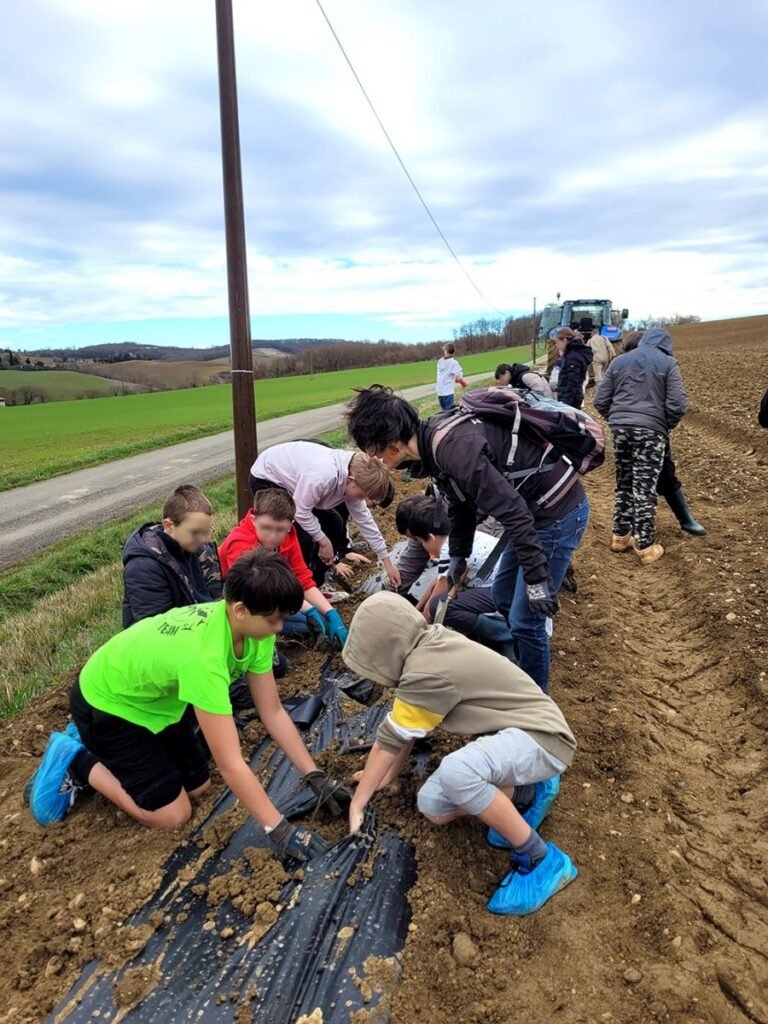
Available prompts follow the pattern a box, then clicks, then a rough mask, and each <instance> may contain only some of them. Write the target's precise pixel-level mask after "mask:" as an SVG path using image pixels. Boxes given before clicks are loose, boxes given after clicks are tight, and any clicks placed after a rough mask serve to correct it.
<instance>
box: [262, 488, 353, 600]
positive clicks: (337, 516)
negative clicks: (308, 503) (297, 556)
mask: <svg viewBox="0 0 768 1024" xmlns="http://www.w3.org/2000/svg"><path fill="white" fill-rule="evenodd" d="M248 483H249V484H250V488H251V494H255V493H256V492H257V491H266V490H273V489H276V490H280V491H284V490H285V487H281V486H280V484H276V483H275V482H274V481H273V480H266V479H264V477H257V476H254V475H253V474H252V473H251V475H250V477H249V479H248ZM312 512H313V514H314V515H315V516H316V517H317V521H318V522H319V523H320V526H321V527H322V530H323V533H324V534H325V535H326V537H327V538H328V540H329V541H330V542H331V545H332V546H333V553H334V556H335V557H336V559H337V560H338V559H339V558H343V557H344V555H346V553H347V551H348V550H349V537H348V535H347V524H348V522H349V509H348V508H347V506H346V503H345V502H343V501H342V502H341V503H340V504H339V505H336V507H335V508H313V509H312ZM294 526H295V527H296V535H297V537H298V538H299V547H300V548H301V553H302V555H303V556H304V561H305V562H306V563H307V565H308V566H309V569H310V572H311V573H312V576H313V577H314V580H315V583H316V584H317V586H318V587H319V586H320V584H321V583H322V582H323V580H324V579H325V571H326V566H325V563H324V562H321V561H320V559H319V558H318V555H317V547H318V545H317V541H316V540H315V539H314V538H313V537H310V535H309V534H308V533H307V531H306V530H305V529H304V528H303V527H301V526H299V524H298V523H294Z"/></svg>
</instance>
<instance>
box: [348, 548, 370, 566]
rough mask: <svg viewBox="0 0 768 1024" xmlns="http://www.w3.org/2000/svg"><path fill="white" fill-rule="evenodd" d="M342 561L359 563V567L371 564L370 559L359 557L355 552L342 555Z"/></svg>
mask: <svg viewBox="0 0 768 1024" xmlns="http://www.w3.org/2000/svg"><path fill="white" fill-rule="evenodd" d="M344 559H345V561H347V562H360V564H361V565H370V564H371V560H370V558H366V557H365V555H361V554H359V552H357V551H348V552H347V553H346V555H344Z"/></svg>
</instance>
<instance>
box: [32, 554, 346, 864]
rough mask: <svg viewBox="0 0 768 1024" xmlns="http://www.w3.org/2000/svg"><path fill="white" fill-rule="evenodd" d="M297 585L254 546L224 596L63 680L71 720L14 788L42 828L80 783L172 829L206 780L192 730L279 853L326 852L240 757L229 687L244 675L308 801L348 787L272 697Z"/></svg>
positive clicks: (121, 643) (135, 635) (174, 615)
mask: <svg viewBox="0 0 768 1024" xmlns="http://www.w3.org/2000/svg"><path fill="white" fill-rule="evenodd" d="M302 599H303V594H302V590H301V586H300V584H299V582H298V580H297V579H296V577H295V576H294V575H293V573H292V572H291V570H290V569H289V567H288V565H287V563H286V562H285V560H284V559H283V558H281V557H280V555H277V554H273V553H271V552H266V551H253V552H251V553H250V554H247V555H244V556H243V557H242V558H241V559H240V560H239V561H237V562H236V563H235V564H234V565H233V566H232V568H231V569H230V571H229V575H228V577H227V581H226V584H225V587H224V600H223V601H218V602H216V603H212V604H198V605H192V606H191V607H186V608H176V609H173V610H172V611H169V612H166V613H164V614H163V615H157V616H155V617H153V618H149V619H144V620H143V621H142V622H139V623H137V624H136V625H135V626H132V627H131V628H130V629H127V630H125V631H124V632H122V633H118V634H117V635H116V636H114V637H112V639H111V640H108V641H107V643H106V644H104V646H103V647H101V648H99V650H97V651H96V652H95V653H94V654H93V655H92V656H91V658H90V659H89V660H88V661H87V662H86V664H85V666H84V667H83V669H82V671H81V672H80V676H79V679H78V680H77V681H76V682H75V684H74V686H73V687H72V694H71V704H70V707H71V712H72V718H73V719H74V723H73V724H70V725H69V726H68V727H67V731H66V733H54V734H53V735H52V737H51V739H50V741H49V743H48V746H47V748H46V751H45V754H44V755H43V760H42V762H41V764H40V767H39V768H38V770H37V771H36V772H35V774H34V776H33V777H32V779H30V782H29V783H28V784H27V787H26V790H25V797H27V798H28V800H29V803H30V806H31V809H32V813H33V814H34V816H35V819H36V820H37V822H38V823H39V824H41V825H47V824H50V822H52V821H58V820H61V819H62V818H63V817H64V816H65V814H66V813H67V811H68V810H69V808H70V806H71V805H72V803H73V802H74V797H75V796H76V795H77V793H78V791H79V790H80V789H82V788H84V787H85V786H86V785H88V786H91V787H92V788H93V789H95V790H96V791H97V792H99V793H101V794H102V795H103V796H105V797H106V798H107V799H108V800H110V801H112V803H114V804H115V805H116V806H117V807H119V808H120V810H121V811H123V812H124V813H125V814H128V815H130V817H132V818H134V819H135V820H136V821H139V822H141V823H142V824H143V825H148V826H150V827H151V828H162V829H174V828H178V827H180V826H181V825H183V824H185V822H187V821H188V820H189V818H190V816H191V814H192V804H191V801H192V800H194V799H195V798H196V797H199V796H202V795H203V794H204V793H205V792H206V791H207V790H208V789H209V788H210V785H211V780H210V775H209V771H208V760H207V757H206V755H205V754H204V753H203V750H202V747H201V745H200V743H199V741H198V739H197V736H196V735H195V730H194V723H195V721H197V723H198V724H199V726H200V731H201V733H202V735H203V738H204V740H205V741H206V743H207V744H208V747H209V749H210V752H211V756H212V757H213V760H214V761H215V763H216V766H217V767H218V769H219V772H220V774H221V777H222V779H223V780H224V782H225V783H226V785H227V786H229V788H230V789H231V790H232V792H233V793H234V794H235V796H236V797H237V798H238V800H239V801H240V803H241V804H242V805H243V806H244V807H245V808H246V810H247V811H248V812H249V813H250V814H251V815H252V816H253V817H254V818H255V819H256V821H257V822H258V823H259V824H260V825H262V826H263V827H264V829H265V831H266V832H267V833H268V834H269V838H270V840H271V841H272V845H273V847H274V848H275V850H276V851H277V852H278V853H279V854H281V855H290V856H292V857H294V858H297V859H299V860H308V859H310V858H311V857H313V856H315V855H316V854H318V853H321V852H323V851H324V850H325V849H326V848H327V844H326V843H325V841H324V840H323V839H322V838H320V837H319V836H317V835H315V834H314V833H313V832H311V831H310V830H308V829H305V828H302V827H295V826H293V825H291V824H290V823H289V822H288V821H287V819H286V818H284V817H283V815H282V814H281V813H280V811H279V810H278V809H277V808H276V807H275V806H274V804H273V803H272V801H271V800H270V799H269V797H268V796H267V794H266V792H265V791H264V789H263V787H262V785H261V783H260V782H259V780H258V779H257V778H256V777H255V775H254V774H253V772H252V771H251V769H250V767H249V766H248V764H247V763H246V761H245V760H244V759H243V756H242V753H241V751H240V741H239V739H238V734H237V729H236V727H235V722H234V719H233V717H232V706H231V703H230V699H229V684H230V681H231V680H232V679H234V678H237V677H238V676H240V675H245V676H246V678H247V680H248V685H249V686H250V689H251V693H252V695H253V702H254V704H255V706H256V709H257V711H258V712H259V717H260V719H261V721H262V723H263V725H264V727H265V728H266V730H267V732H269V734H270V735H271V736H272V738H273V739H274V741H275V743H276V744H277V745H278V746H279V747H280V748H281V749H282V750H283V751H284V752H285V754H286V755H287V757H288V758H289V759H290V761H291V762H292V763H293V765H294V766H295V767H296V769H297V771H298V772H300V773H301V775H302V777H303V780H304V781H305V782H306V783H307V784H308V785H310V786H311V787H312V789H313V791H314V792H315V793H316V794H317V796H318V799H320V798H321V797H322V800H323V801H327V799H328V796H329V795H330V794H331V793H333V795H334V796H333V798H334V799H335V800H336V801H340V802H342V803H344V802H346V801H348V800H349V799H350V797H351V794H350V793H349V791H348V790H346V787H344V786H343V785H342V783H340V782H339V781H338V780H336V779H332V778H331V779H328V778H324V776H323V773H322V772H321V771H319V770H318V769H317V767H316V766H315V763H314V761H313V760H312V757H311V756H310V754H309V752H308V750H307V748H306V746H305V745H304V741H303V740H302V738H301V736H300V735H299V733H298V731H297V729H296V726H295V725H294V724H293V722H292V721H291V719H290V718H289V716H288V714H287V712H286V711H285V709H284V708H283V706H282V704H281V703H280V698H279V695H278V692H277V687H276V685H275V680H274V677H273V674H272V652H273V649H274V645H275V633H277V632H278V631H279V630H280V628H281V626H282V622H283V619H284V618H285V616H286V615H291V614H293V613H294V612H296V611H298V609H299V607H300V606H301V603H302Z"/></svg>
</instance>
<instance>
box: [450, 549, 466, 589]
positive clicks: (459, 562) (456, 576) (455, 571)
mask: <svg viewBox="0 0 768 1024" xmlns="http://www.w3.org/2000/svg"><path fill="white" fill-rule="evenodd" d="M466 571H467V560H466V558H464V556H463V555H459V557H458V558H457V557H456V556H455V555H452V556H451V560H450V562H449V563H448V586H449V587H455V586H456V585H457V584H458V583H461V580H462V578H463V576H464V573H465V572H466Z"/></svg>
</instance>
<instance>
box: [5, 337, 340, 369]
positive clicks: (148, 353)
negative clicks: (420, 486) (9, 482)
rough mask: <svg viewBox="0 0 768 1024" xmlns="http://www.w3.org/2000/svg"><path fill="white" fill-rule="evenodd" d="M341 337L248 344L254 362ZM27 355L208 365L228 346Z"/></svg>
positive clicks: (120, 345) (112, 347) (101, 348)
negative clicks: (251, 350)
mask: <svg viewBox="0 0 768 1024" xmlns="http://www.w3.org/2000/svg"><path fill="white" fill-rule="evenodd" d="M342 343H343V339H341V338H281V339H277V340H262V339H254V340H253V341H252V342H251V347H252V348H253V352H254V356H256V358H257V359H260V360H264V359H276V358H280V356H281V355H295V354H296V353H297V352H305V351H306V350H307V349H311V348H315V347H317V346H320V345H337V344H342ZM27 354H29V356H30V357H31V358H33V359H56V360H61V361H63V362H82V361H83V360H95V361H98V362H110V363H117V362H125V361H128V360H134V359H145V360H150V359H151V360H157V361H159V362H180V361H189V362H208V361H210V360H212V359H228V358H229V345H228V344H227V345H212V346H210V347H208V348H191V347H189V348H186V347H183V346H180V345H140V344H138V343H136V342H133V341H120V342H110V343H108V344H103V345H83V346H81V347H79V348H44V349H36V350H35V351H34V352H30V353H26V352H20V353H19V355H20V357H21V358H22V359H23V358H24V357H25V356H26V355H27Z"/></svg>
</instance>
